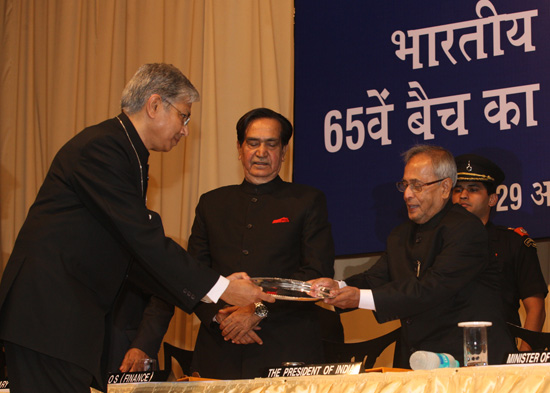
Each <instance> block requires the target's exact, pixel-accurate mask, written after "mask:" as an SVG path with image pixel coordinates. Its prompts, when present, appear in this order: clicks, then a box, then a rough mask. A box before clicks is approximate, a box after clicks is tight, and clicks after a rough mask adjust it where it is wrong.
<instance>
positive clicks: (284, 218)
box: [272, 217, 290, 224]
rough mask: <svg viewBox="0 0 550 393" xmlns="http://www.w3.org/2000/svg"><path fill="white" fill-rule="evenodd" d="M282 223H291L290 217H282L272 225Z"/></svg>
mask: <svg viewBox="0 0 550 393" xmlns="http://www.w3.org/2000/svg"><path fill="white" fill-rule="evenodd" d="M282 222H290V220H289V219H288V217H281V218H279V219H277V220H273V222H272V224H280V223H282Z"/></svg>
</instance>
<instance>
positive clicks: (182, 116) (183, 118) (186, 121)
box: [164, 100, 191, 126]
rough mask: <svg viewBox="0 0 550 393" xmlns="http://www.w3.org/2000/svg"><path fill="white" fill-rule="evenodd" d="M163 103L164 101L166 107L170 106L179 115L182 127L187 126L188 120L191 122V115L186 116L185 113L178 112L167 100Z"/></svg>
mask: <svg viewBox="0 0 550 393" xmlns="http://www.w3.org/2000/svg"><path fill="white" fill-rule="evenodd" d="M164 101H166V102H167V103H168V105H170V106H171V107H172V108H174V109H175V110H177V111H178V113H179V115H180V116H181V122H182V123H183V125H184V126H186V125H187V124H189V120H191V115H186V114H185V113H183V112H182V111H180V110H179V109H178V108H176V107H175V106H174V105H173V104H172V103H171V102H170V101H168V100H164Z"/></svg>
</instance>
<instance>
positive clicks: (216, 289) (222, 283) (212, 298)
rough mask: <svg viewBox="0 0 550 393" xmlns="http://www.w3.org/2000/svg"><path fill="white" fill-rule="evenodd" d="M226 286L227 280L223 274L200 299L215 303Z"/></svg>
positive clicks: (227, 284)
mask: <svg viewBox="0 0 550 393" xmlns="http://www.w3.org/2000/svg"><path fill="white" fill-rule="evenodd" d="M228 286H229V280H228V279H227V278H225V277H224V276H220V278H218V281H217V282H216V284H215V285H214V286H213V287H212V288H211V289H210V291H208V293H207V294H206V296H205V297H203V298H202V299H201V301H202V302H204V303H217V302H218V300H220V297H221V296H222V295H223V293H224V292H225V290H226V289H227V287H228Z"/></svg>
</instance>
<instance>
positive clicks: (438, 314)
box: [313, 145, 514, 368]
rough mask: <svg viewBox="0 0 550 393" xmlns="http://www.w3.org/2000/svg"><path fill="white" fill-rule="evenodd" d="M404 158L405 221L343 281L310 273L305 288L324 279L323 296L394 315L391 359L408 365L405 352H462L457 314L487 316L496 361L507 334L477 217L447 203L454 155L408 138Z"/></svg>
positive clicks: (383, 318) (383, 317)
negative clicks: (369, 262)
mask: <svg viewBox="0 0 550 393" xmlns="http://www.w3.org/2000/svg"><path fill="white" fill-rule="evenodd" d="M404 158H405V171H404V175H403V179H402V180H401V181H400V182H398V183H397V188H398V190H399V191H401V192H403V196H404V200H405V204H406V206H407V212H408V216H409V221H407V222H405V223H403V224H401V225H399V226H398V227H397V228H395V229H394V230H393V231H392V233H391V234H390V236H389V237H388V240H387V248H386V252H385V253H384V254H383V255H382V257H381V258H380V259H379V260H378V261H377V262H376V263H375V265H374V266H373V267H372V268H370V269H369V270H367V271H365V272H363V273H361V274H357V275H354V276H352V277H349V278H347V279H346V280H345V281H344V282H336V281H334V280H332V279H328V278H322V279H318V280H315V281H313V283H314V285H313V288H314V289H315V288H317V287H319V286H324V287H330V288H331V290H332V294H333V295H335V297H334V298H332V299H326V300H325V302H326V303H328V304H332V305H334V306H336V307H339V308H342V309H353V308H363V309H369V310H373V311H375V315H376V318H377V321H378V322H379V323H383V322H387V321H390V320H394V319H398V318H399V319H401V326H402V330H401V341H400V345H399V346H398V350H397V351H396V356H395V359H394V366H395V367H403V368H409V357H410V355H411V354H412V353H413V352H415V351H418V350H426V351H433V352H440V353H442V352H443V353H450V354H451V355H453V356H454V357H455V359H457V360H460V361H461V360H463V359H464V355H463V338H462V337H463V336H462V330H461V328H459V327H458V326H457V324H458V323H459V322H462V321H489V322H492V327H491V328H489V333H488V336H489V351H488V352H489V362H490V363H491V364H498V363H502V362H503V361H504V357H505V354H506V353H508V352H513V351H514V342H513V339H512V337H511V335H510V333H509V332H508V330H507V328H506V324H505V322H504V319H503V316H502V302H501V299H500V297H499V292H498V285H499V284H498V283H499V276H498V269H497V268H496V267H495V266H493V265H492V264H491V263H490V260H489V258H488V242H487V233H486V231H485V230H484V227H483V224H482V223H481V221H480V220H479V219H478V218H477V217H475V216H474V215H472V214H470V213H469V212H468V211H467V210H466V209H464V208H462V206H459V205H453V203H452V200H451V194H452V190H453V186H454V184H455V183H456V177H457V170H456V164H455V162H454V158H453V156H452V154H451V153H450V152H449V151H447V150H445V149H443V148H441V147H438V146H428V145H418V146H414V147H413V148H411V149H409V150H408V151H407V152H406V153H405V154H404ZM359 288H361V289H359ZM461 363H462V362H461Z"/></svg>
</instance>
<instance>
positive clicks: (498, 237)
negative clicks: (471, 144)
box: [453, 154, 548, 351]
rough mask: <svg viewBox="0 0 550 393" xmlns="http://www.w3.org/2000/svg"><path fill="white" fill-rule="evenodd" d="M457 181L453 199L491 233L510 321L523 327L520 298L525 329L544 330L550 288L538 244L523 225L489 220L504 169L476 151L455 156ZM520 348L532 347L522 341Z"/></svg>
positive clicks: (492, 251)
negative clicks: (538, 251) (546, 298)
mask: <svg viewBox="0 0 550 393" xmlns="http://www.w3.org/2000/svg"><path fill="white" fill-rule="evenodd" d="M456 165H457V169H458V177H457V184H456V187H455V188H454V190H453V202H454V203H459V204H460V205H462V206H463V207H464V208H466V209H467V210H468V211H470V212H472V213H474V214H475V215H476V216H478V217H479V218H480V219H481V221H483V223H484V224H485V228H486V229H487V232H488V234H489V249H490V255H491V257H492V258H496V259H497V260H498V261H499V266H501V267H502V278H503V282H502V286H501V292H502V298H503V303H504V312H505V318H506V321H507V322H510V323H513V324H515V325H518V326H520V324H521V322H520V318H519V313H518V309H519V306H520V303H519V300H520V299H521V301H522V303H523V306H524V308H525V312H526V316H525V323H524V328H526V329H529V330H535V331H539V332H540V331H541V330H542V325H543V324H544V319H545V317H546V312H545V308H544V298H545V297H546V294H547V293H548V288H547V285H546V282H545V280H544V276H543V275H542V272H541V268H540V263H539V259H538V256H537V246H536V243H535V242H534V241H533V240H532V239H531V238H530V237H529V235H528V234H527V232H526V231H525V229H523V228H515V229H514V228H507V227H504V226H497V225H494V224H493V223H491V222H490V221H489V215H490V213H491V208H492V207H493V206H495V205H496V204H497V202H498V194H497V192H496V189H497V187H498V186H499V185H500V184H501V183H502V181H503V180H504V172H503V171H502V170H501V169H500V168H499V167H498V166H497V165H496V164H495V163H494V162H492V161H491V160H489V159H487V158H485V157H482V156H478V155H476V154H464V155H461V156H458V157H456ZM520 350H521V351H529V350H531V348H530V346H529V345H528V344H527V343H525V342H522V343H521V346H520Z"/></svg>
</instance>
